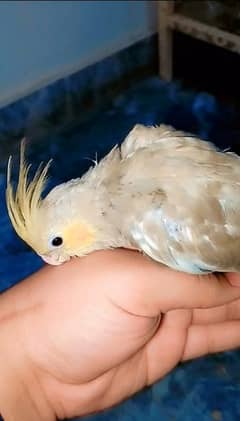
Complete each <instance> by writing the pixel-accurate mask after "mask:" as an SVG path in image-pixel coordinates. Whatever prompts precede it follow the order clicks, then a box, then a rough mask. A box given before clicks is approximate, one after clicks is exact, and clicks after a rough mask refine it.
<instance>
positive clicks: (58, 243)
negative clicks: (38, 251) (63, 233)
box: [51, 237, 63, 247]
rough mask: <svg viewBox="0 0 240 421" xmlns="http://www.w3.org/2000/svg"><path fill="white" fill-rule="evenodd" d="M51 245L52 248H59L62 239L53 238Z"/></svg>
mask: <svg viewBox="0 0 240 421" xmlns="http://www.w3.org/2000/svg"><path fill="white" fill-rule="evenodd" d="M51 243H52V246H54V247H59V246H61V245H62V243H63V239H62V237H54V238H53V239H52V241H51Z"/></svg>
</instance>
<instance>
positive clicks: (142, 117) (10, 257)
mask: <svg viewBox="0 0 240 421" xmlns="http://www.w3.org/2000/svg"><path fill="white" fill-rule="evenodd" d="M46 101H47V99H46ZM17 115H18V112H17V108H16V113H13V114H12V118H13V122H12V123H14V121H15V118H16V123H17V122H18V119H17ZM238 119H239V115H238V114H237V113H236V112H235V111H233V110H231V109H227V108H225V107H223V106H221V105H220V104H218V103H217V101H216V100H215V99H214V98H213V97H211V96H210V95H208V94H207V93H199V94H195V93H193V92H185V91H183V90H182V89H181V87H180V86H179V85H178V84H174V83H172V84H167V83H163V82H161V81H160V80H159V79H157V78H151V79H148V80H145V81H143V82H141V83H139V84H136V85H135V86H134V87H132V88H131V89H129V90H128V91H127V92H126V93H125V94H122V95H119V96H118V97H116V98H115V99H114V100H112V103H111V104H108V106H107V107H105V108H104V109H103V108H102V107H101V109H100V110H99V111H98V110H97V109H96V111H94V112H91V114H89V115H88V116H86V118H85V119H84V121H81V122H80V123H79V122H78V123H77V122H76V123H75V124H72V125H71V126H68V127H65V128H64V127H62V128H61V130H58V131H57V130H56V131H55V132H51V134H49V135H44V136H43V135H42V134H41V131H40V134H39V127H38V128H37V129H36V130H35V131H33V133H32V136H31V141H30V145H29V159H30V160H31V161H32V162H33V163H34V164H37V163H38V162H39V161H40V160H47V159H48V158H49V157H53V158H54V164H53V166H52V168H51V181H50V185H49V188H50V187H52V186H53V185H56V184H58V183H60V182H62V181H64V180H67V179H69V178H71V177H77V176H79V175H80V174H82V173H83V172H85V171H86V169H87V168H88V167H89V165H90V161H89V159H94V158H95V153H96V152H97V153H98V158H101V156H103V155H104V154H105V153H106V152H107V151H109V150H110V148H111V147H112V146H113V145H114V144H115V143H120V142H121V141H122V140H123V138H124V136H125V135H126V134H127V132H128V131H129V130H130V129H131V128H132V126H133V125H134V124H135V123H145V124H159V123H161V122H164V123H168V124H172V125H174V126H175V127H176V128H181V129H184V130H188V131H192V132H193V133H196V134H199V135H201V136H203V137H205V138H209V139H211V140H213V141H214V142H215V143H216V144H218V146H220V147H222V148H227V147H233V149H234V150H235V151H238V139H239V138H240V137H239V134H240V133H239V129H238ZM6 121H8V122H9V120H6ZM1 124H3V125H4V121H3V120H2V121H1ZM5 147H7V150H8V148H9V144H7V145H5V146H4V145H2V146H1V148H2V152H3V155H4V153H6V150H5V149H4V148H5ZM10 149H11V148H10ZM4 169H5V162H2V163H1V172H0V200H1V203H2V206H1V207H0V236H1V239H2V241H1V242H0V288H1V290H2V291H3V290H4V289H6V288H8V287H10V286H11V285H13V284H15V283H16V282H19V281H20V280H21V279H23V278H24V277H25V276H26V275H28V274H30V273H32V272H34V271H35V270H36V269H37V268H39V267H40V266H41V264H42V263H41V261H40V260H39V258H38V257H37V256H36V255H35V254H34V253H33V252H32V251H31V250H29V249H28V248H27V246H25V245H24V244H23V243H22V242H21V241H20V240H19V239H18V238H17V237H16V236H15V234H14V232H13V231H12V229H11V226H10V223H9V220H8V217H7V214H6V208H5V205H4V202H5V200H4V189H5V175H4ZM159 364H161V361H159ZM239 398H240V363H239V354H238V352H232V353H225V354H221V355H218V356H212V357H208V358H204V359H199V360H197V361H194V362H190V363H187V364H183V365H181V366H179V367H178V368H177V369H175V370H174V372H173V373H171V374H170V375H169V376H167V377H166V378H165V379H164V380H162V381H161V382H159V383H157V384H156V385H154V386H153V387H152V388H149V389H147V390H145V391H143V392H142V393H139V394H138V395H137V396H135V397H133V398H132V399H129V400H128V401H126V402H124V403H123V404H121V405H119V406H117V407H116V408H114V409H111V410H109V411H106V412H105V413H102V414H99V415H95V416H93V417H90V419H91V420H102V421H103V420H104V421H105V420H114V421H115V420H116V421H117V420H121V421H141V420H149V421H157V420H163V421H178V420H179V421H182V420H184V421H192V420H196V419H200V420H201V421H210V420H213V421H236V420H238V419H240V399H239Z"/></svg>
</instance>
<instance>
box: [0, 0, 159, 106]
mask: <svg viewBox="0 0 240 421" xmlns="http://www.w3.org/2000/svg"><path fill="white" fill-rule="evenodd" d="M155 31H156V4H155V2H151V1H148V0H146V1H126V0H125V1H19V0H17V1H2V0H1V1H0V106H2V105H5V104H7V103H9V102H12V101H13V100H16V99H18V98H19V97H21V96H24V95H26V94H29V93H31V92H33V91H34V90H36V89H38V88H40V87H42V86H45V85H47V84H48V83H51V82H53V81H55V80H56V79H59V78H61V77H63V76H65V75H67V74H70V73H73V72H75V71H77V70H79V69H81V68H83V67H85V66H86V65H89V64H92V63H94V62H96V61H98V60H100V59H102V58H104V57H106V56H108V55H110V54H112V53H114V52H116V51H118V50H120V49H121V48H124V47H127V46H129V45H130V44H132V43H134V42H136V41H138V40H140V39H142V38H145V37H147V36H149V35H151V34H152V33H154V32H155Z"/></svg>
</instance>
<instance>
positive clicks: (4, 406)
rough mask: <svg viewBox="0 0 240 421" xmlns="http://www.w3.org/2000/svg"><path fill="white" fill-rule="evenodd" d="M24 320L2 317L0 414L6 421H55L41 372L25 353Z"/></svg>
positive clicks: (10, 316) (16, 317)
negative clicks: (46, 398)
mask: <svg viewBox="0 0 240 421" xmlns="http://www.w3.org/2000/svg"><path fill="white" fill-rule="evenodd" d="M3 295H4V294H3ZM3 298H4V297H3V296H1V300H0V315H1V316H2V314H1V303H2V299H3ZM3 308H6V303H5V302H4V305H3ZM21 321H22V320H21V315H20V314H18V313H15V312H11V311H10V312H9V315H8V316H7V317H4V316H3V317H0V344H1V359H0V415H1V417H2V418H3V420H4V421H23V420H24V421H33V420H34V421H55V416H54V414H53V413H52V411H51V409H50V408H49V405H48V403H47V401H46V400H45V399H44V395H43V392H42V389H41V385H40V382H39V379H38V375H37V370H35V368H34V366H33V364H32V362H31V359H30V358H28V355H27V353H26V352H25V346H24V343H23V340H22V335H21V328H20V327H21Z"/></svg>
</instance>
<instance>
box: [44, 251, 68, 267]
mask: <svg viewBox="0 0 240 421" xmlns="http://www.w3.org/2000/svg"><path fill="white" fill-rule="evenodd" d="M39 256H40V257H41V258H42V259H43V261H44V262H45V263H47V264H48V265H53V266H59V265H61V264H62V263H63V262H64V261H62V260H61V259H59V258H56V256H51V255H46V254H40V255H39Z"/></svg>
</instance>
